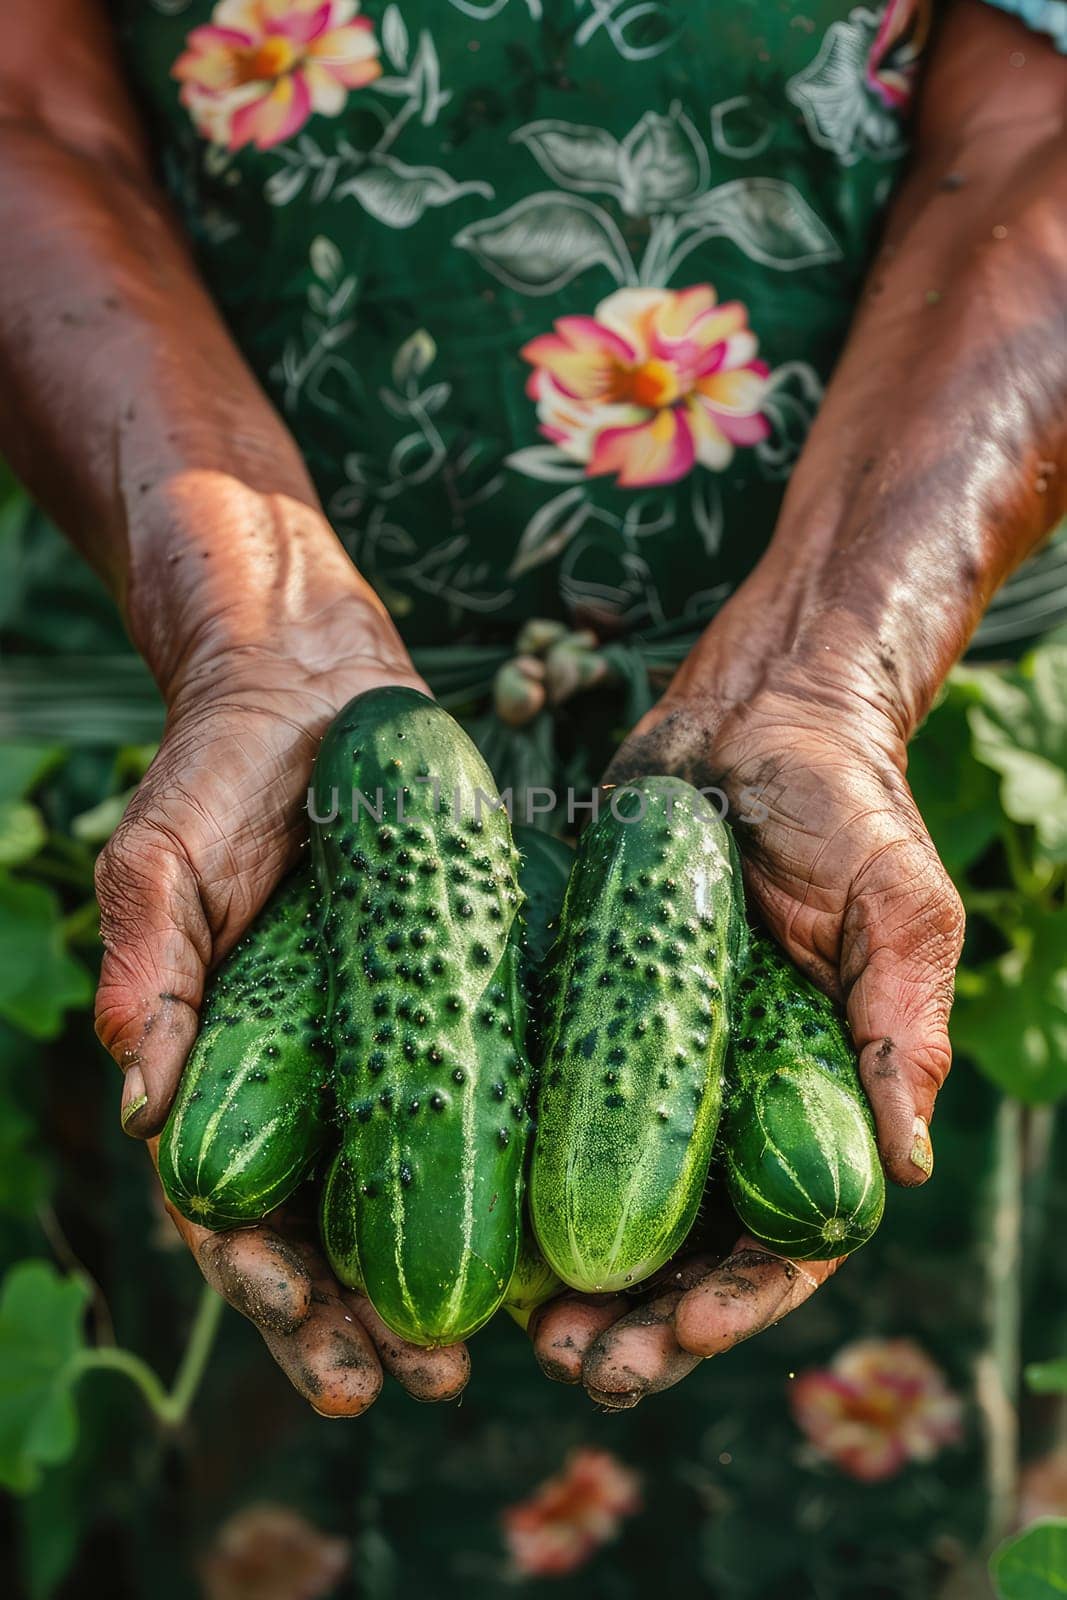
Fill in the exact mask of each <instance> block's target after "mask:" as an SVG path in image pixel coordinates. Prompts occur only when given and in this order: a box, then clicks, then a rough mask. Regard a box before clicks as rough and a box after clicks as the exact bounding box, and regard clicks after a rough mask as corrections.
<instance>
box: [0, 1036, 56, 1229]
mask: <svg viewBox="0 0 1067 1600" xmlns="http://www.w3.org/2000/svg"><path fill="white" fill-rule="evenodd" d="M40 1077H41V1046H40V1045H38V1044H35V1043H33V1042H32V1041H31V1040H29V1039H27V1038H26V1036H25V1034H22V1033H17V1032H16V1031H15V1029H14V1028H11V1027H9V1026H8V1025H7V1024H6V1023H3V1022H0V1105H2V1106H3V1108H4V1114H3V1116H2V1117H0V1216H5V1217H18V1218H21V1219H26V1220H28V1219H29V1218H31V1217H33V1216H34V1215H35V1213H36V1211H37V1208H38V1206H39V1205H40V1204H41V1202H42V1201H43V1200H45V1199H47V1197H48V1194H49V1190H50V1188H51V1171H50V1169H49V1167H48V1166H47V1165H46V1164H45V1162H44V1161H42V1159H41V1156H40V1154H39V1148H40V1140H39V1130H38V1124H37V1118H36V1116H35V1115H34V1113H33V1107H32V1105H28V1104H27V1103H26V1096H27V1095H32V1094H35V1093H36V1092H39V1089H40Z"/></svg>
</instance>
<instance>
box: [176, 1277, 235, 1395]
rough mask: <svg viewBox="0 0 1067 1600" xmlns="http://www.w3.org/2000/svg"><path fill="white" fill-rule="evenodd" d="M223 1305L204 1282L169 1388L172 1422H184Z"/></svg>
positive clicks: (201, 1375) (219, 1298) (213, 1338)
mask: <svg viewBox="0 0 1067 1600" xmlns="http://www.w3.org/2000/svg"><path fill="white" fill-rule="evenodd" d="M224 1304H225V1302H224V1301H223V1299H222V1297H221V1296H220V1295H217V1294H216V1293H215V1291H214V1289H211V1288H209V1287H208V1285H207V1284H205V1285H204V1287H203V1289H202V1290H201V1292H200V1304H199V1305H198V1306H197V1308H196V1316H195V1317H194V1318H193V1326H192V1328H191V1330H190V1333H189V1340H188V1343H187V1344H186V1346H185V1350H184V1351H183V1353H182V1359H181V1361H180V1362H179V1364H178V1371H177V1373H176V1374H175V1377H174V1384H173V1387H172V1388H171V1391H170V1396H169V1400H170V1406H171V1410H172V1412H173V1422H174V1423H175V1424H176V1423H179V1422H182V1421H184V1419H185V1416H186V1414H187V1412H188V1410H189V1407H190V1406H191V1405H192V1403H193V1397H194V1396H195V1394H196V1391H197V1389H199V1387H200V1380H201V1379H202V1378H203V1376H204V1372H205V1369H206V1368H207V1364H208V1359H209V1357H210V1355H211V1351H212V1348H213V1346H214V1344H215V1335H216V1334H217V1333H218V1329H219V1322H220V1320H221V1317H222V1308H223V1305H224Z"/></svg>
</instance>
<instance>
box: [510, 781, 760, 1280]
mask: <svg viewBox="0 0 1067 1600" xmlns="http://www.w3.org/2000/svg"><path fill="white" fill-rule="evenodd" d="M627 788H628V789H631V790H634V791H636V794H635V795H631V796H628V797H626V799H625V800H623V799H621V798H620V800H619V801H618V802H617V805H618V809H619V810H620V811H624V812H625V811H627V810H630V811H633V810H639V809H640V807H641V806H642V804H643V805H644V806H645V807H647V809H646V811H645V815H644V817H643V819H642V820H640V821H638V820H633V821H628V822H621V821H618V820H616V818H615V817H614V816H613V815H612V813H611V811H610V810H609V809H608V808H605V809H604V810H603V811H602V814H601V816H600V818H599V820H598V821H597V822H596V823H594V824H593V825H592V826H591V827H589V828H588V829H587V830H586V832H585V834H584V835H583V837H582V840H581V843H580V845H579V848H578V857H577V861H576V864H575V867H574V870H573V871H572V873H571V879H570V884H569V887H568V890H567V898H566V901H565V904H564V908H563V913H562V916H561V919H560V932H559V936H558V938H557V940H556V944H555V947H554V949H553V953H552V960H551V966H552V971H551V973H550V976H549V979H548V982H547V985H546V989H547V993H546V1001H545V1019H544V1034H545V1055H544V1061H543V1064H542V1068H541V1083H540V1090H539V1096H538V1113H537V1132H536V1136H535V1140H534V1153H533V1158H532V1161H531V1170H530V1190H529V1205H530V1216H531V1219H532V1222H533V1227H534V1231H535V1233H536V1236H537V1241H538V1244H539V1245H540V1247H541V1251H542V1253H543V1255H544V1257H545V1260H546V1261H547V1262H548V1263H549V1265H550V1266H551V1267H552V1268H553V1270H554V1271H555V1272H556V1273H557V1274H558V1275H559V1277H561V1278H562V1279H563V1280H564V1281H565V1282H566V1283H569V1284H570V1285H571V1286H572V1287H574V1288H576V1289H581V1290H584V1291H587V1292H599V1291H609V1290H616V1289H622V1288H626V1287H630V1286H632V1285H635V1284H637V1283H640V1282H641V1281H642V1280H643V1279H645V1278H647V1277H648V1276H649V1275H650V1274H651V1273H653V1272H655V1271H656V1269H657V1268H658V1267H660V1266H661V1265H662V1264H663V1262H664V1261H666V1260H667V1259H668V1258H669V1257H670V1256H671V1255H672V1254H673V1253H674V1251H675V1250H676V1249H677V1248H678V1246H679V1245H680V1244H681V1243H682V1241H683V1239H684V1238H685V1236H686V1234H687V1233H688V1232H689V1229H690V1228H691V1226H692V1224H693V1220H694V1218H695V1216H696V1213H697V1209H698V1207H699V1204H700V1197H701V1193H702V1191H703V1187H704V1182H705V1179H706V1176H707V1171H708V1165H709V1161H710V1158H711V1152H712V1146H713V1144H714V1140H715V1134H716V1130H717V1128H718V1123H719V1113H720V1109H721V1103H722V1075H723V1065H724V1060H725V1055H726V1046H727V1016H728V1006H729V1002H730V998H731V993H732V989H733V984H734V979H735V974H736V973H737V972H738V968H739V967H740V965H741V963H742V961H743V959H744V953H745V944H746V937H747V928H746V924H745V919H744V913H743V896H742V891H741V883H740V876H739V873H738V870H737V865H736V855H735V853H734V851H733V846H732V841H731V840H730V837H729V832H728V830H727V829H726V827H725V825H724V824H723V823H722V821H721V820H720V819H719V817H718V815H717V813H716V811H715V809H714V807H713V806H712V805H711V804H710V803H709V802H708V800H706V799H705V798H704V797H703V796H702V795H701V794H699V792H698V791H697V790H695V789H694V788H692V787H691V786H690V785H689V784H687V783H684V782H683V781H682V780H681V779H677V778H663V777H653V778H646V779H643V780H641V781H640V782H638V783H634V784H630V785H627Z"/></svg>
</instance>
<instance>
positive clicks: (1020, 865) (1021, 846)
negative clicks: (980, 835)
mask: <svg viewBox="0 0 1067 1600" xmlns="http://www.w3.org/2000/svg"><path fill="white" fill-rule="evenodd" d="M1002 836H1003V839H1004V850H1005V854H1006V856H1007V858H1008V869H1009V871H1010V872H1011V875H1012V879H1013V880H1014V882H1015V886H1016V888H1017V889H1018V890H1019V892H1020V894H1022V895H1025V897H1026V898H1027V899H1028V900H1036V901H1038V902H1039V903H1040V904H1042V905H1045V904H1046V903H1047V901H1048V897H1049V895H1050V894H1051V893H1052V891H1053V890H1054V888H1055V884H1056V879H1057V877H1058V874H1059V869H1058V868H1057V867H1056V866H1055V865H1054V864H1051V865H1048V866H1045V867H1044V868H1041V867H1035V866H1033V865H1032V864H1031V862H1030V859H1029V854H1030V853H1029V851H1028V850H1027V848H1026V845H1025V843H1024V840H1023V830H1022V829H1021V828H1019V827H1018V826H1017V825H1016V824H1015V823H1013V822H1010V821H1009V820H1008V818H1007V817H1005V819H1004V826H1003V835H1002Z"/></svg>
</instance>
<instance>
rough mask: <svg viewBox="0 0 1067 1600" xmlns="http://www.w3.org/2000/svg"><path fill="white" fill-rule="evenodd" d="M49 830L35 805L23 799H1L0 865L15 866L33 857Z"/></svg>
mask: <svg viewBox="0 0 1067 1600" xmlns="http://www.w3.org/2000/svg"><path fill="white" fill-rule="evenodd" d="M47 837H48V829H47V828H46V827H45V824H44V818H43V817H42V816H41V813H40V812H39V811H38V809H37V807H36V806H31V805H30V804H29V802H28V801H26V800H6V801H0V867H17V866H18V865H19V863H20V862H22V861H29V860H30V858H31V857H32V856H35V855H36V854H37V852H38V850H39V849H40V848H41V846H42V845H43V844H44V842H45V839H46V838H47Z"/></svg>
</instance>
